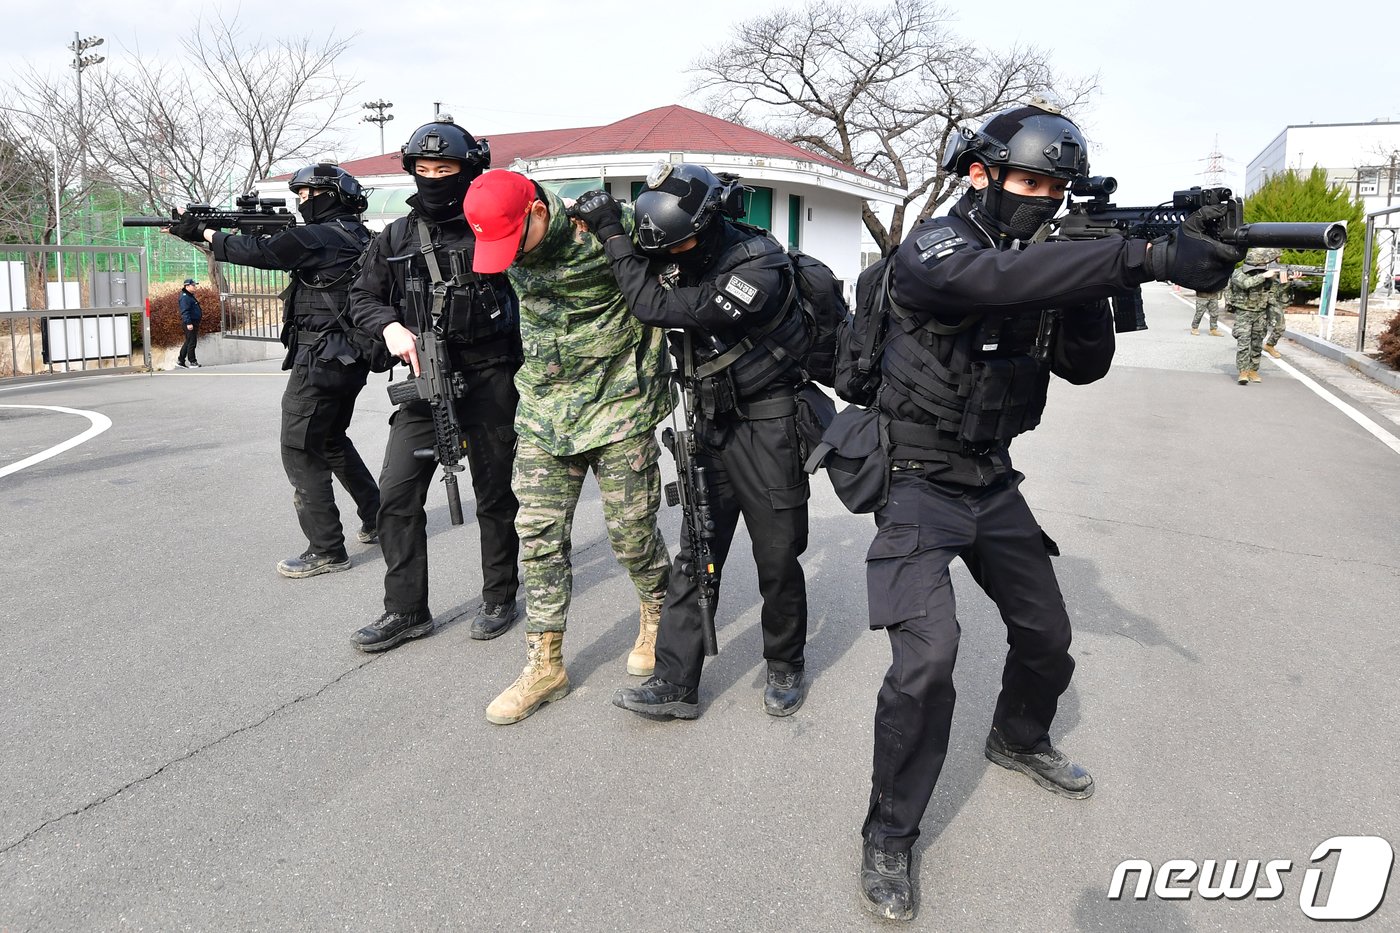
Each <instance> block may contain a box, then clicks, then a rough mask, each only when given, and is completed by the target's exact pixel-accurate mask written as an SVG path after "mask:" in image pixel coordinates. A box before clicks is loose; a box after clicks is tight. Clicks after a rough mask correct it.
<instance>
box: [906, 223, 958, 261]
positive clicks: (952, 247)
mask: <svg viewBox="0 0 1400 933" xmlns="http://www.w3.org/2000/svg"><path fill="white" fill-rule="evenodd" d="M970 245H971V244H970V243H968V241H967V237H965V236H963V235H962V234H961V233H959V232H958V231H957V230H955V229H953V228H952V227H942V226H939V227H934V228H933V229H932V230H929V231H928V232H927V233H923V234H920V235H919V237H918V239H916V240H915V241H914V246H915V248H916V249H918V251H919V262H921V263H923V264H924V265H925V266H931V265H933V264H934V263H936V262H939V261H941V260H943V259H946V258H947V257H948V256H951V255H952V254H953V253H955V252H957V251H958V250H960V249H966V248H968V247H969V246H970Z"/></svg>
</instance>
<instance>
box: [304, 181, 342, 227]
mask: <svg viewBox="0 0 1400 933" xmlns="http://www.w3.org/2000/svg"><path fill="white" fill-rule="evenodd" d="M339 206H340V205H339V201H338V200H337V199H336V196H335V194H334V192H331V191H318V190H316V189H314V188H313V189H312V192H311V197H309V198H307V199H306V200H305V201H302V202H301V203H300V204H298V205H297V212H298V213H299V214H301V219H302V220H304V221H305V222H306V223H309V224H318V223H321V222H323V221H325V220H328V219H330V217H331V215H333V214H337V213H343V212H342V211H337V210H336V208H338V207H339Z"/></svg>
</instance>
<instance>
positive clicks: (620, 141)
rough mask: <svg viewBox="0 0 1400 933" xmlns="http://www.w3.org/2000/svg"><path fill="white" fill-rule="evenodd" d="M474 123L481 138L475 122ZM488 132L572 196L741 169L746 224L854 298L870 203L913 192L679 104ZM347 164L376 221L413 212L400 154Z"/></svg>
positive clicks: (273, 183) (502, 158)
mask: <svg viewBox="0 0 1400 933" xmlns="http://www.w3.org/2000/svg"><path fill="white" fill-rule="evenodd" d="M464 125H466V124H464ZM467 128H468V129H469V130H472V131H473V134H474V135H475V129H476V128H475V127H472V126H469V125H468V126H467ZM478 138H480V137H478ZM486 138H487V139H488V140H489V142H490V145H491V165H492V167H493V168H498V169H499V168H509V169H512V170H514V171H518V172H521V173H523V174H526V175H529V176H530V177H531V178H534V179H535V180H536V181H538V182H540V183H541V184H543V185H547V186H548V187H550V188H552V189H553V190H554V191H556V192H558V193H559V194H560V195H561V196H563V197H572V196H575V195H578V194H580V193H582V192H584V191H587V190H589V189H592V188H606V189H607V190H608V191H610V192H611V193H612V195H613V196H614V197H616V198H618V199H619V200H623V201H630V200H632V199H633V198H635V197H636V195H637V193H638V192H639V191H640V190H641V188H642V184H643V179H645V178H646V176H647V173H648V172H649V171H651V168H652V166H653V165H655V164H656V163H657V162H658V161H669V162H698V163H700V164H702V165H705V166H707V167H709V168H710V169H712V170H714V171H724V172H733V173H734V174H736V175H738V176H740V178H742V179H743V182H744V184H745V185H746V186H747V187H749V188H751V189H752V192H751V193H750V195H749V200H748V214H747V216H746V217H745V220H747V221H748V222H750V223H755V224H758V225H759V226H762V227H765V228H767V229H768V230H770V231H772V233H773V235H774V236H776V237H777V238H778V240H779V241H781V242H782V243H784V244H785V245H787V246H788V247H789V248H800V249H801V250H802V251H803V252H805V253H809V254H810V255H812V256H815V257H817V258H818V259H820V260H822V261H823V262H825V263H826V264H827V265H829V266H831V268H832V269H833V270H834V271H835V272H836V275H837V276H838V277H839V278H841V279H842V280H844V281H845V282H846V285H847V292H848V294H851V293H853V291H854V287H855V280H856V276H857V275H858V274H859V272H860V253H861V246H860V244H861V234H862V231H863V229H864V227H863V223H862V220H861V215H862V208H863V207H864V206H865V203H866V202H867V201H870V202H875V203H876V204H892V205H893V204H898V203H900V202H901V199H902V196H903V194H904V192H903V191H902V190H901V189H900V188H899V187H898V186H897V185H895V184H892V183H890V182H887V181H885V180H884V179H881V178H877V177H875V176H873V175H868V174H866V173H865V172H861V171H857V170H855V169H852V168H850V167H849V166H845V165H842V164H841V163H839V162H836V161H835V160H833V159H828V158H826V157H825V156H821V155H818V154H816V153H813V152H809V151H808V150H806V149H802V148H800V147H798V146H795V145H793V144H792V143H789V142H787V141H785V140H782V139H779V138H778V137H776V136H771V135H769V134H768V133H763V132H760V131H758V130H755V129H751V128H749V127H746V126H740V125H739V124H737V123H731V122H729V121H727V120H721V119H719V118H718V117H713V116H710V115H709V114H705V113H700V112H698V111H695V110H691V109H689V108H686V107H681V106H678V105H674V104H673V105H671V106H667V107H657V108H656V109H654V110H647V111H645V112H643V113H639V114H634V115H633V116H630V117H625V118H623V119H621V120H618V121H616V122H614V123H609V124H607V125H606V126H587V127H576V128H572V129H559V130H537V131H534V132H528V133H505V134H499V135H490V134H487V135H486ZM342 167H343V168H344V169H345V170H346V171H348V172H350V173H351V174H352V175H354V176H355V177H356V178H358V179H359V180H360V182H361V183H362V184H364V185H365V186H366V187H370V188H373V189H374V191H373V193H372V194H371V195H370V209H369V211H368V212H367V213H366V220H367V221H369V222H370V224H371V226H383V224H385V223H388V221H389V220H392V219H393V218H395V217H399V216H402V215H403V214H405V213H407V211H408V207H407V204H406V203H405V201H406V199H407V198H408V196H409V195H411V194H413V191H414V187H413V181H412V178H411V177H410V176H409V175H408V174H407V173H405V172H404V171H403V166H402V164H401V162H400V159H399V154H398V153H397V152H392V153H386V154H384V155H377V156H372V157H370V158H367V159H356V160H354V161H351V162H345V163H342ZM289 177H290V176H280V177H279V178H277V179H268V180H267V182H266V183H265V184H264V185H260V187H262V188H265V189H267V190H266V191H265V193H269V192H271V190H272V189H274V188H280V187H281V186H282V185H285V184H286V180H287V179H288V178H289ZM279 183H280V184H279Z"/></svg>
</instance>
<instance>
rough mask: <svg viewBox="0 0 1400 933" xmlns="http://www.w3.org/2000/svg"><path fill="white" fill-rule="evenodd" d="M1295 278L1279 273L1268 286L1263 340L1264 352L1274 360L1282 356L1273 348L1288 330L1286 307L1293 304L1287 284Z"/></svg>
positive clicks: (1291, 294)
mask: <svg viewBox="0 0 1400 933" xmlns="http://www.w3.org/2000/svg"><path fill="white" fill-rule="evenodd" d="M1271 271H1272V270H1271ZM1295 278H1298V276H1297V275H1291V276H1290V275H1288V274H1287V273H1286V272H1284V271H1279V272H1278V273H1277V275H1276V279H1275V281H1273V282H1271V283H1270V285H1269V312H1268V325H1269V333H1268V335H1267V336H1265V338H1264V352H1265V353H1267V354H1269V355H1270V356H1272V357H1273V358H1274V359H1278V358H1279V357H1281V356H1282V355H1283V354H1281V353H1279V352H1278V350H1276V349H1275V348H1274V347H1275V345H1276V344H1277V343H1278V342H1279V341H1280V340H1282V339H1283V332H1284V331H1285V330H1287V329H1288V315H1287V312H1288V306H1289V305H1291V304H1292V303H1293V288H1292V286H1291V285H1289V284H1288V283H1289V282H1290V281H1291V280H1292V279H1295Z"/></svg>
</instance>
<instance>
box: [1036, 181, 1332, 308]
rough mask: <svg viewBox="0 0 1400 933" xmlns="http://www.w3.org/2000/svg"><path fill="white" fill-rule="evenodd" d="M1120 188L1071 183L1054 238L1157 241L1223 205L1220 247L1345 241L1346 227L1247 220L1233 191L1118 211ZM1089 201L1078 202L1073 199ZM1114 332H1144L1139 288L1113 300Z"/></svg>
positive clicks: (1198, 190)
mask: <svg viewBox="0 0 1400 933" xmlns="http://www.w3.org/2000/svg"><path fill="white" fill-rule="evenodd" d="M1117 190H1118V181H1117V179H1115V178H1112V177H1110V176H1105V175H1094V176H1092V177H1084V178H1076V179H1074V181H1073V182H1072V183H1071V185H1070V195H1071V197H1070V201H1069V212H1068V213H1066V214H1065V215H1064V216H1063V217H1060V218H1059V219H1057V220H1055V221H1053V225H1054V232H1053V234H1052V237H1051V238H1052V239H1062V240H1099V239H1102V238H1104V237H1107V236H1121V237H1131V238H1133V239H1141V240H1154V239H1156V238H1157V237H1160V236H1166V235H1167V234H1169V233H1171V232H1172V231H1173V230H1175V229H1176V228H1177V227H1178V226H1180V225H1181V223H1182V221H1184V220H1186V218H1188V217H1190V216H1191V215H1192V214H1194V213H1195V212H1196V211H1198V210H1200V209H1201V208H1203V207H1207V206H1209V205H1212V204H1223V205H1225V209H1226V211H1225V216H1224V217H1223V218H1221V219H1220V220H1219V221H1216V222H1214V223H1212V224H1211V226H1210V227H1208V228H1207V230H1208V232H1209V233H1210V235H1211V236H1213V237H1215V238H1216V239H1217V240H1220V241H1221V242H1222V243H1229V244H1230V245H1232V246H1242V247H1244V248H1246V249H1253V248H1254V247H1257V246H1272V247H1278V248H1280V249H1337V248H1338V247H1340V246H1341V245H1342V244H1344V243H1345V242H1346V240H1347V228H1346V224H1344V223H1342V222H1340V221H1336V222H1333V223H1256V224H1247V223H1245V222H1244V202H1243V201H1241V200H1240V199H1239V198H1236V197H1234V196H1233V193H1232V192H1231V191H1230V189H1229V188H1202V187H1200V186H1196V187H1194V188H1187V189H1186V190H1184V191H1177V192H1174V193H1173V194H1172V199H1171V202H1170V203H1164V204H1158V205H1157V206H1155V207H1119V206H1118V205H1116V204H1113V203H1110V201H1109V200H1108V199H1109V196H1110V195H1112V194H1113V192H1115V191H1117ZM1075 195H1077V196H1079V197H1081V198H1087V199H1088V200H1083V201H1076V200H1074V196H1075ZM1112 300H1113V319H1114V330H1115V331H1117V332H1118V333H1125V332H1128V331H1135V330H1146V329H1147V319H1146V317H1145V316H1144V315H1143V313H1142V293H1141V291H1140V290H1134V291H1133V292H1129V293H1125V294H1124V295H1122V296H1115V297H1114V298H1113V299H1112Z"/></svg>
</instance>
